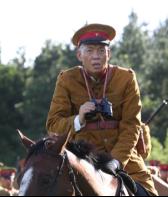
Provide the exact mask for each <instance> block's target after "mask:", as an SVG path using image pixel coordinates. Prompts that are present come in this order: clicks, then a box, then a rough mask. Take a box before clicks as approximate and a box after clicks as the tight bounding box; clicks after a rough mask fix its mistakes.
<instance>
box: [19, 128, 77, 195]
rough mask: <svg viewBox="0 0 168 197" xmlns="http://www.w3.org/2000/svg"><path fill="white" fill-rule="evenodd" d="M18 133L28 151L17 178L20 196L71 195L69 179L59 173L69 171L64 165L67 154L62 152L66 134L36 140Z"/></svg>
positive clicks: (71, 189) (71, 188)
mask: <svg viewBox="0 0 168 197" xmlns="http://www.w3.org/2000/svg"><path fill="white" fill-rule="evenodd" d="M18 132H19V135H20V137H21V140H22V143H23V144H24V146H25V147H26V149H27V150H28V155H27V158H26V162H25V166H24V170H23V172H21V175H20V176H19V178H18V183H19V185H20V192H19V195H21V196H32V195H33V196H53V195H54V196H57V195H58V196H60V195H61V196H62V195H64V196H66V195H72V194H73V192H74V191H73V187H72V185H71V183H70V180H69V179H67V178H65V176H61V175H62V173H67V174H68V169H67V168H66V167H65V165H64V162H66V155H65V154H63V149H64V146H65V144H66V141H67V137H68V133H67V134H65V135H62V136H56V135H53V136H50V137H47V138H44V139H42V140H40V141H38V142H37V143H35V142H33V141H32V140H30V139H29V138H27V137H25V136H24V135H23V134H22V133H21V132H20V131H18ZM62 183H63V184H62ZM65 186H66V187H65ZM62 187H64V188H62ZM60 191H61V193H60Z"/></svg>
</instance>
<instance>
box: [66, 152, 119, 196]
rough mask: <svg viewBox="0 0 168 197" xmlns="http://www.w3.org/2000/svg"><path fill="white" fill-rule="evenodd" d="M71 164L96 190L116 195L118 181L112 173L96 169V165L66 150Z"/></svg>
mask: <svg viewBox="0 0 168 197" xmlns="http://www.w3.org/2000/svg"><path fill="white" fill-rule="evenodd" d="M66 152H67V154H68V159H69V162H70V164H71V166H72V167H73V168H74V169H75V170H76V171H77V172H79V173H80V174H81V175H82V176H83V177H84V179H85V180H86V182H88V184H89V185H90V186H91V187H92V189H93V190H94V192H95V193H96V194H97V195H100V196H109V195H110V196H114V195H115V194H116V190H117V187H118V181H117V179H116V178H114V177H112V176H111V175H108V174H105V173H104V172H102V171H96V170H95V168H94V166H92V165H91V164H90V163H88V162H87V161H86V160H79V159H78V158H77V157H76V156H75V155H74V154H73V153H71V152H70V151H68V150H66Z"/></svg>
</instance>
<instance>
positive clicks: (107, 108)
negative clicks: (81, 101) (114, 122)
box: [85, 98, 113, 120]
mask: <svg viewBox="0 0 168 197" xmlns="http://www.w3.org/2000/svg"><path fill="white" fill-rule="evenodd" d="M91 102H93V103H94V104H95V107H96V109H95V110H94V111H91V112H89V113H86V115H85V119H86V120H93V119H94V118H95V117H96V115H97V114H98V113H99V114H101V115H102V116H103V118H106V119H111V118H112V117H113V108H112V103H111V102H109V101H108V99H107V98H103V99H102V100H101V102H98V101H97V100H96V99H92V100H91Z"/></svg>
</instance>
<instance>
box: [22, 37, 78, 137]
mask: <svg viewBox="0 0 168 197" xmlns="http://www.w3.org/2000/svg"><path fill="white" fill-rule="evenodd" d="M76 64H78V62H77V60H76V58H75V51H74V50H73V49H71V48H70V46H69V45H66V46H62V45H58V46H55V45H53V44H52V42H51V41H47V42H46V45H45V47H44V48H43V49H42V51H41V54H40V55H39V56H38V57H37V58H36V60H35V63H34V68H33V70H32V76H31V77H30V78H29V79H28V83H27V87H26V91H25V94H24V96H25V97H24V100H25V102H24V109H23V111H24V117H25V125H26V127H25V130H26V131H27V134H28V135H29V136H31V137H33V138H34V139H38V138H40V137H41V136H44V135H46V134H47V132H46V129H45V124H46V119H47V114H48V111H49V107H50V103H51V99H52V95H53V92H54V88H55V82H56V78H57V75H58V74H59V73H60V71H61V70H63V69H67V68H69V67H71V66H74V65H76Z"/></svg>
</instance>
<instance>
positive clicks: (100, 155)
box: [67, 140, 113, 170]
mask: <svg viewBox="0 0 168 197" xmlns="http://www.w3.org/2000/svg"><path fill="white" fill-rule="evenodd" d="M67 150H69V151H70V152H72V153H73V154H74V155H76V156H77V157H78V158H79V159H85V160H87V161H88V162H89V163H91V164H92V165H93V166H94V167H95V168H96V169H97V170H99V169H102V168H104V167H105V166H106V164H107V163H108V162H109V161H111V160H112V159H113V158H112V156H111V154H108V153H106V152H98V151H97V150H96V148H95V146H93V145H92V144H90V143H88V142H86V141H84V140H80V141H74V142H71V143H68V144H67Z"/></svg>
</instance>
